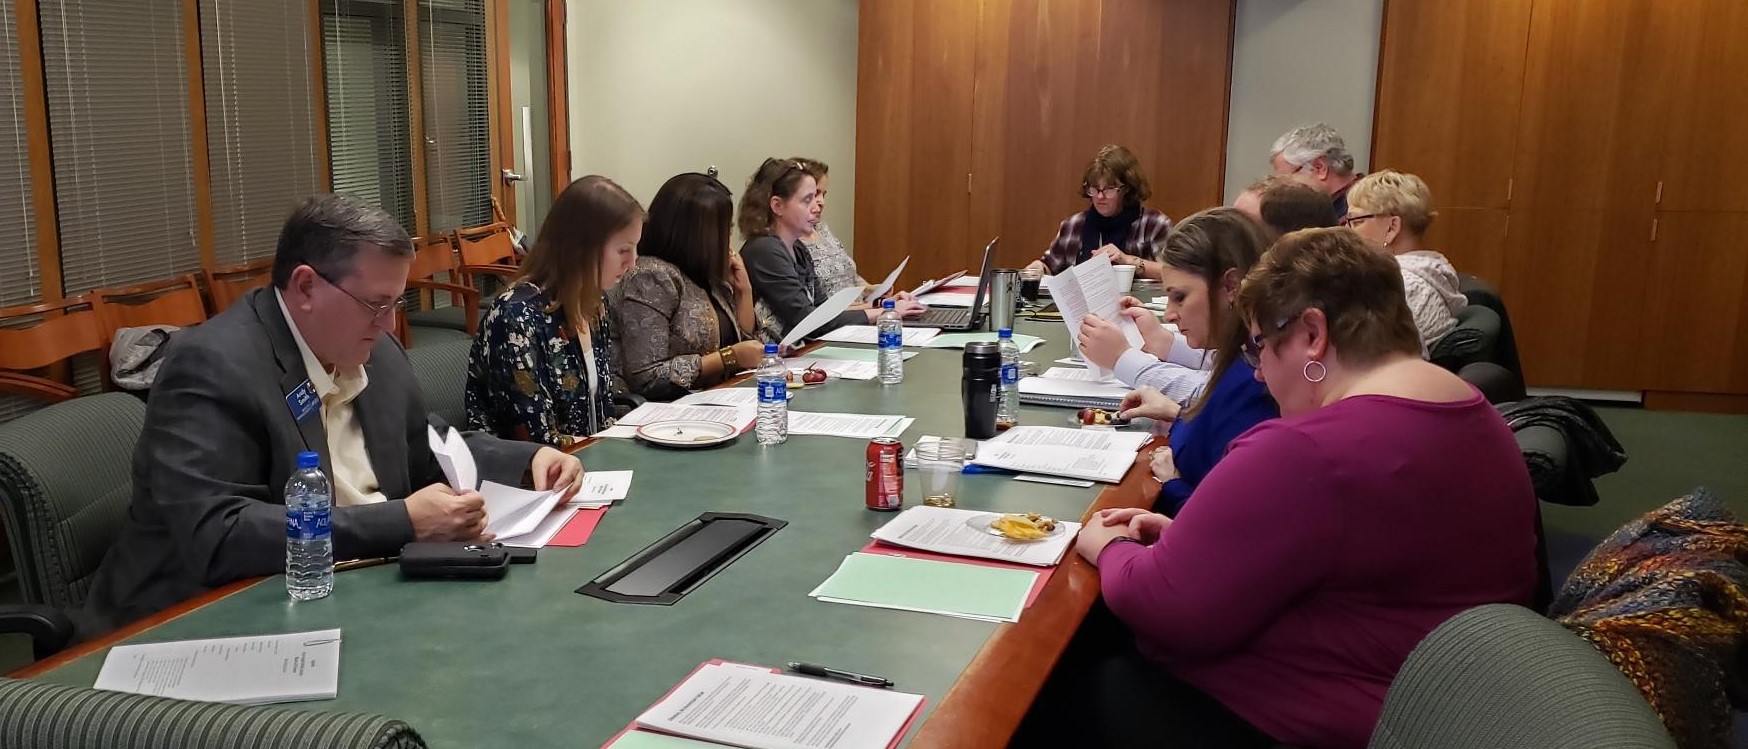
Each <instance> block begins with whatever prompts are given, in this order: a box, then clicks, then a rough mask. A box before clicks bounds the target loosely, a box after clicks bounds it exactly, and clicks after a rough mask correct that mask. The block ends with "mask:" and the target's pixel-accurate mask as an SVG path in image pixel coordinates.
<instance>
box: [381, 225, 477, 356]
mask: <svg viewBox="0 0 1748 749" xmlns="http://www.w3.org/2000/svg"><path fill="white" fill-rule="evenodd" d="M439 277H442V278H443V279H445V280H439ZM462 278H463V277H462V275H461V272H460V263H458V262H457V261H456V257H455V246H454V244H452V242H451V237H450V236H449V235H446V234H445V235H438V236H434V237H419V238H417V239H414V240H413V264H412V266H411V267H410V268H408V270H407V289H408V290H409V291H414V290H416V291H418V292H420V293H419V297H420V302H419V303H418V304H417V305H415V306H414V308H413V309H409V310H407V311H406V312H405V313H403V314H402V315H401V317H400V321H399V323H398V324H397V326H396V328H397V335H398V336H399V337H400V339H401V345H403V346H406V347H408V348H411V347H412V346H414V345H415V344H414V340H413V339H414V336H416V335H418V332H416V331H415V330H413V329H414V328H418V329H420V330H423V331H427V332H426V335H427V336H436V337H438V338H440V339H442V340H450V339H453V338H461V337H465V338H469V339H471V338H473V336H474V334H475V333H477V332H478V331H479V320H480V317H482V313H481V312H480V303H479V302H480V293H479V291H478V290H477V289H474V288H473V287H471V286H464V285H462V284H461V283H460V282H461V281H462ZM436 294H446V295H448V297H449V306H447V307H437V306H435V304H434V303H433V304H431V305H429V306H427V304H426V302H425V300H426V299H430V300H432V301H433V302H434V301H435V299H436V296H435V295H436ZM430 329H436V330H430Z"/></svg>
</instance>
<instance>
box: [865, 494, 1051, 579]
mask: <svg viewBox="0 0 1748 749" xmlns="http://www.w3.org/2000/svg"><path fill="white" fill-rule="evenodd" d="M994 516H995V513H989V512H978V511H976V510H959V509H953V508H948V507H930V506H928V505H917V506H915V507H911V508H910V509H907V510H905V511H904V512H901V513H899V514H898V517H895V518H893V519H892V520H890V521H888V522H887V523H886V525H883V526H881V527H880V529H879V530H876V531H874V533H873V537H874V539H875V540H877V541H879V542H881V543H884V544H888V545H891V546H903V547H906V548H910V549H921V550H922V551H932V552H935V553H937V554H953V555H956V556H964V557H977V558H979V559H995V560H999V561H1003V562H1016V563H1019V564H1031V565H1037V566H1040V567H1050V566H1054V565H1055V564H1056V563H1057V562H1060V561H1062V555H1063V553H1064V552H1066V551H1068V547H1069V546H1070V545H1071V544H1073V543H1074V535H1075V534H1076V533H1079V532H1080V524H1079V523H1063V524H1062V525H1063V526H1064V528H1063V530H1062V531H1061V532H1059V533H1057V534H1056V535H1055V536H1052V537H1050V538H1047V539H1044V540H1042V541H1024V542H1022V541H1011V540H1009V539H1006V538H1003V537H1001V536H995V535H991V534H989V533H988V532H986V531H981V530H977V529H976V528H973V527H972V525H973V524H974V523H976V522H979V521H984V520H987V519H989V518H993V517H994Z"/></svg>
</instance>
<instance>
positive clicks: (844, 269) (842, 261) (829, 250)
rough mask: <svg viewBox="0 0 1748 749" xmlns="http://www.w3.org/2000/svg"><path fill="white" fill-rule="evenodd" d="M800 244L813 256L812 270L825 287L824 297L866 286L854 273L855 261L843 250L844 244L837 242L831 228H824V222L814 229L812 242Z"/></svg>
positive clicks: (803, 241) (804, 241)
mask: <svg viewBox="0 0 1748 749" xmlns="http://www.w3.org/2000/svg"><path fill="white" fill-rule="evenodd" d="M801 243H802V244H804V245H806V246H807V251H808V253H810V254H812V255H813V270H814V272H815V273H818V274H819V282H820V284H821V285H823V286H825V295H826V296H831V295H833V294H836V293H838V292H839V291H842V290H844V289H847V288H850V287H851V286H854V287H856V288H862V287H863V286H867V285H868V282H867V281H865V280H863V279H862V277H861V276H860V275H858V274H857V273H856V261H855V260H854V259H852V258H851V257H850V253H849V252H847V251H845V250H844V243H843V242H839V241H838V238H837V235H835V234H832V230H831V227H829V226H826V225H825V222H824V221H821V222H819V225H818V226H815V227H814V235H813V241H812V242H809V241H807V240H806V239H803V240H801Z"/></svg>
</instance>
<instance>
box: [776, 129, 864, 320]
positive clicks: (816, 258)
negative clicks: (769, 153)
mask: <svg viewBox="0 0 1748 749" xmlns="http://www.w3.org/2000/svg"><path fill="white" fill-rule="evenodd" d="M792 161H794V162H795V163H797V164H800V165H801V168H802V169H805V170H807V173H808V174H811V175H813V181H814V184H815V186H816V187H818V189H819V192H818V193H816V194H815V195H814V198H813V231H812V232H811V233H809V234H807V235H806V236H804V237H802V238H801V243H802V244H804V245H807V251H808V252H810V253H812V254H813V270H814V272H816V273H818V274H819V282H820V283H821V284H823V285H824V286H825V294H826V296H831V295H833V294H836V293H838V292H839V291H840V290H842V289H847V288H850V287H852V286H854V287H856V288H866V287H867V286H868V280H867V279H865V278H862V276H861V274H859V273H857V272H856V261H855V259H854V258H851V257H850V253H849V252H847V251H845V250H844V243H843V242H839V241H838V238H837V236H836V235H834V234H832V230H831V227H829V226H826V224H825V193H826V186H827V185H828V184H829V183H830V181H831V179H830V173H831V167H829V166H826V163H825V162H823V161H820V160H819V159H810V158H807V157H806V156H797V157H795V158H794V159H792Z"/></svg>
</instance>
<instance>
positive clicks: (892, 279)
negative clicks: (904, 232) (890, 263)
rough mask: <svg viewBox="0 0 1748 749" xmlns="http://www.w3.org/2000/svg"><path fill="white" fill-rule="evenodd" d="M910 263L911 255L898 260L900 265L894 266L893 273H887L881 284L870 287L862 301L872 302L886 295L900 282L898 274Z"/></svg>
mask: <svg viewBox="0 0 1748 749" xmlns="http://www.w3.org/2000/svg"><path fill="white" fill-rule="evenodd" d="M909 264H910V256H909V255H905V256H904V259H903V260H900V261H898V267H897V268H893V269H892V272H891V273H888V274H886V280H884V281H881V282H880V285H879V286H875V287H874V288H872V289H869V290H868V293H867V294H864V295H863V296H862V301H864V302H872V301H874V300H876V299H879V298H880V297H883V296H886V292H888V291H891V290H892V285H893V284H895V283H897V282H898V274H900V273H903V272H904V266H906V265H909Z"/></svg>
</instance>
